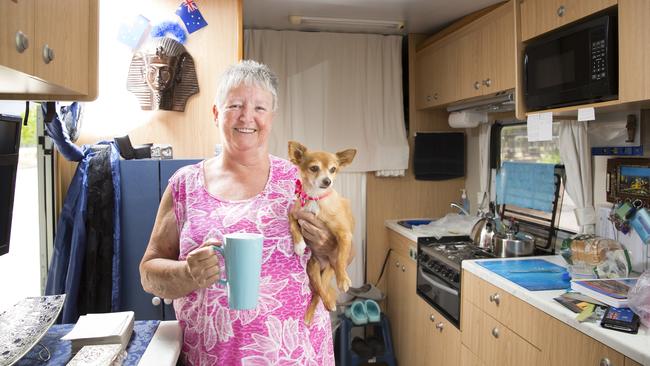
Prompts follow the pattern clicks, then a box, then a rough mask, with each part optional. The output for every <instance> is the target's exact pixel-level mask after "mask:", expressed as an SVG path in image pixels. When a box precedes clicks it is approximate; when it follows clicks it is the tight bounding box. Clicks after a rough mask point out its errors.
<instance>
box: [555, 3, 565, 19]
mask: <svg viewBox="0 0 650 366" xmlns="http://www.w3.org/2000/svg"><path fill="white" fill-rule="evenodd" d="M565 10H566V9H565V8H564V5H560V7H559V8H557V16H559V17H563V16H564V11H565Z"/></svg>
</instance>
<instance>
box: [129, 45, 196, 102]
mask: <svg viewBox="0 0 650 366" xmlns="http://www.w3.org/2000/svg"><path fill="white" fill-rule="evenodd" d="M126 89H127V90H128V91H130V92H131V93H133V94H135V96H136V97H137V98H138V101H139V102H140V107H141V108H142V109H143V110H156V109H162V110H167V111H179V112H182V111H184V110H185V103H186V102H187V99H188V98H189V97H190V96H192V95H194V94H196V93H198V92H199V82H198V80H197V77H196V68H195V67H194V59H192V56H190V54H189V53H187V51H186V50H185V47H184V46H183V45H182V44H180V43H179V42H177V41H176V40H174V39H172V38H168V37H161V38H155V39H153V40H152V41H151V42H149V43H148V44H147V45H146V46H145V47H143V50H142V51H140V52H137V53H135V54H134V55H133V58H132V59H131V66H130V67H129V76H128V79H127V82H126Z"/></svg>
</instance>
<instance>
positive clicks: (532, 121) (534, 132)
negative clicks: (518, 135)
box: [526, 113, 539, 142]
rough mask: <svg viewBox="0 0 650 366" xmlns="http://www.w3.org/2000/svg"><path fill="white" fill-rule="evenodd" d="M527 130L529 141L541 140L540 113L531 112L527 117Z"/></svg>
mask: <svg viewBox="0 0 650 366" xmlns="http://www.w3.org/2000/svg"><path fill="white" fill-rule="evenodd" d="M526 131H527V133H528V142H535V141H539V114H537V113H533V114H529V115H528V117H527V118H526Z"/></svg>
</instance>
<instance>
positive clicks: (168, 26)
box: [151, 21, 187, 44]
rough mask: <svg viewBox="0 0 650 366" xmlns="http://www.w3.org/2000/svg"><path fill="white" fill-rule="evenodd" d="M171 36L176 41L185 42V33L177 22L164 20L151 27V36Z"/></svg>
mask: <svg viewBox="0 0 650 366" xmlns="http://www.w3.org/2000/svg"><path fill="white" fill-rule="evenodd" d="M165 36H172V37H171V38H174V39H175V40H177V41H178V42H180V43H182V44H185V41H187V33H186V32H185V29H183V27H181V25H180V24H178V23H177V22H172V21H165V22H160V23H158V24H156V25H154V26H153V28H152V29H151V38H156V37H165Z"/></svg>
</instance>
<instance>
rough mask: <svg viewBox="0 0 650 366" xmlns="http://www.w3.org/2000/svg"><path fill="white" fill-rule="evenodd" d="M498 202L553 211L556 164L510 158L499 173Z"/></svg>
mask: <svg viewBox="0 0 650 366" xmlns="http://www.w3.org/2000/svg"><path fill="white" fill-rule="evenodd" d="M496 183H497V187H496V191H497V203H498V204H500V205H502V204H506V205H514V206H518V207H521V208H531V209H535V210H540V211H545V212H552V211H553V201H554V199H555V164H544V163H520V162H512V161H506V162H504V163H503V165H502V166H501V169H499V173H498V174H497V182H496Z"/></svg>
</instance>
